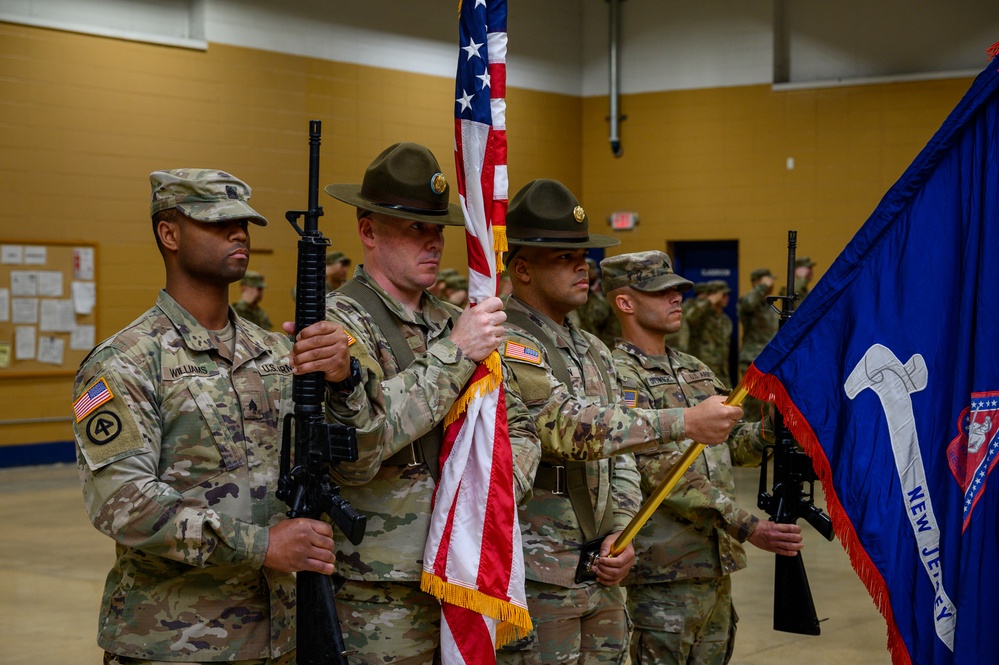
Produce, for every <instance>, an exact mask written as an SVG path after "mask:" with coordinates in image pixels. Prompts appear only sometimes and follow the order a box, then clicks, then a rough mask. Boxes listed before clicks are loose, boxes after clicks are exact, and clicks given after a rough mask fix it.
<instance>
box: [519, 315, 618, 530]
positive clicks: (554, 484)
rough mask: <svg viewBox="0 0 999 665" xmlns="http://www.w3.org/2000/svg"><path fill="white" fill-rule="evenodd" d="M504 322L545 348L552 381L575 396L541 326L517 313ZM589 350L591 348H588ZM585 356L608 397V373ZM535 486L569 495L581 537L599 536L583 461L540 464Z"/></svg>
mask: <svg viewBox="0 0 999 665" xmlns="http://www.w3.org/2000/svg"><path fill="white" fill-rule="evenodd" d="M506 320H507V321H508V322H510V323H512V324H513V325H515V326H517V327H518V328H522V329H524V330H525V331H527V333H528V334H529V335H531V336H532V337H534V338H535V339H536V340H538V342H539V343H540V344H541V345H542V346H544V347H545V351H546V352H547V354H548V362H550V363H551V366H552V374H554V375H555V378H556V379H558V380H559V382H560V383H562V385H564V386H565V387H566V388H567V389H568V390H569V392H572V393H573V394H575V391H574V390H573V388H572V377H571V376H570V375H569V368H568V367H567V366H566V364H565V360H564V359H563V358H562V354H561V353H560V352H559V350H558V348H557V347H556V346H555V343H554V340H552V338H551V335H549V334H547V333H546V332H545V331H544V330H543V329H542V328H541V326H539V325H538V324H537V323H535V322H534V321H533V320H531V318H530V317H529V316H528V315H527V314H525V313H523V312H519V311H511V310H509V309H508V310H506ZM591 349H592V347H591ZM587 355H589V356H590V360H591V361H593V363H594V364H595V365H596V366H597V369H598V370H599V371H600V378H601V379H602V380H603V382H604V385H605V386H606V388H607V394H608V395H612V394H613V391H612V390H611V383H610V375H608V374H607V370H606V369H605V368H604V366H603V363H601V362H600V361H599V359H598V358H594V357H593V355H592V354H591V352H590V351H587ZM609 461H610V472H611V475H613V473H614V458H611V459H610V460H609ZM534 487H536V488H538V489H543V490H548V491H549V492H552V493H553V494H556V495H568V496H569V501H571V502H572V510H573V512H575V513H576V519H577V520H578V521H579V528H580V529H581V530H582V532H583V535H584V536H585V537H586V540H592V539H593V538H595V537H596V536H597V534H598V531H597V524H596V519H595V518H594V514H593V502H592V500H591V498H590V489H589V487H587V486H586V462H579V461H576V460H564V461H563V462H562V463H561V464H550V463H548V462H544V461H542V462H541V464H540V465H539V466H538V471H537V473H536V474H535V476H534ZM612 514H613V510H611V509H610V508H608V510H607V511H606V513H605V515H604V519H603V520H602V521H601V524H600V527H601V530H600V532H599V533H607V532H609V531H610V528H611V526H610V524H609V520H608V517H611V516H612Z"/></svg>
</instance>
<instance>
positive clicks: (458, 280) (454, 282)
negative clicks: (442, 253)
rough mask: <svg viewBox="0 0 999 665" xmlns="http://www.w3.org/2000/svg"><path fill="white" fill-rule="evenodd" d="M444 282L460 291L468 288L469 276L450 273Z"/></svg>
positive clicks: (450, 287)
mask: <svg viewBox="0 0 999 665" xmlns="http://www.w3.org/2000/svg"><path fill="white" fill-rule="evenodd" d="M444 283H445V284H447V287H448V288H449V289H457V290H459V291H467V290H468V278H467V277H465V276H463V275H458V274H454V275H448V276H447V277H445V278H444Z"/></svg>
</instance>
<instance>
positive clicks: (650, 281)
mask: <svg viewBox="0 0 999 665" xmlns="http://www.w3.org/2000/svg"><path fill="white" fill-rule="evenodd" d="M600 274H601V275H602V277H603V283H602V285H603V290H604V293H610V292H611V291H613V290H614V289H619V288H621V287H622V286H630V287H632V288H633V289H638V290H639V291H648V292H653V293H654V292H656V291H665V290H666V289H676V290H677V291H687V290H689V289H691V288H692V287H693V286H694V283H693V282H691V281H690V280H689V279H684V278H683V277H680V276H679V275H677V274H676V273H675V272H673V262H672V261H670V260H669V255H668V254H666V253H665V252H659V251H648V252H633V253H631V254H618V255H617V256H611V257H608V258H606V259H604V260H603V261H601V262H600Z"/></svg>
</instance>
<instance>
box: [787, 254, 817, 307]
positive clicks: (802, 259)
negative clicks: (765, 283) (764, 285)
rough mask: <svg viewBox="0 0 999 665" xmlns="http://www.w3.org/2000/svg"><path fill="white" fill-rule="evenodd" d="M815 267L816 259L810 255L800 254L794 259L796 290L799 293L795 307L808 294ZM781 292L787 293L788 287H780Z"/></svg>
mask: <svg viewBox="0 0 999 665" xmlns="http://www.w3.org/2000/svg"><path fill="white" fill-rule="evenodd" d="M814 267H815V261H812V259H811V258H810V257H808V256H799V257H797V258H796V259H795V260H794V292H795V293H796V294H798V301H797V302H796V303H795V304H794V306H795V307H798V306H799V305H801V301H802V300H804V299H805V296H807V295H808V293H809V291H810V290H811V289H810V285H811V283H812V274H813V272H814V271H813V270H812V269H813V268H814ZM780 294H781V295H782V296H783V295H786V294H787V287H784V286H782V287H780Z"/></svg>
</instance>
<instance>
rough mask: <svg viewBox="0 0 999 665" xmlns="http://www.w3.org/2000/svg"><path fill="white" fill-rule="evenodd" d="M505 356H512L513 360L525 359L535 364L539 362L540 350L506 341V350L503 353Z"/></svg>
mask: <svg viewBox="0 0 999 665" xmlns="http://www.w3.org/2000/svg"><path fill="white" fill-rule="evenodd" d="M503 355H505V356H506V357H507V358H513V359H515V360H525V361H527V362H529V363H534V364H535V365H540V364H541V352H540V351H538V350H537V349H534V348H531V347H529V346H524V345H523V344H519V343H517V342H512V341H510V342H507V343H506V351H505V352H504V354H503Z"/></svg>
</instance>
